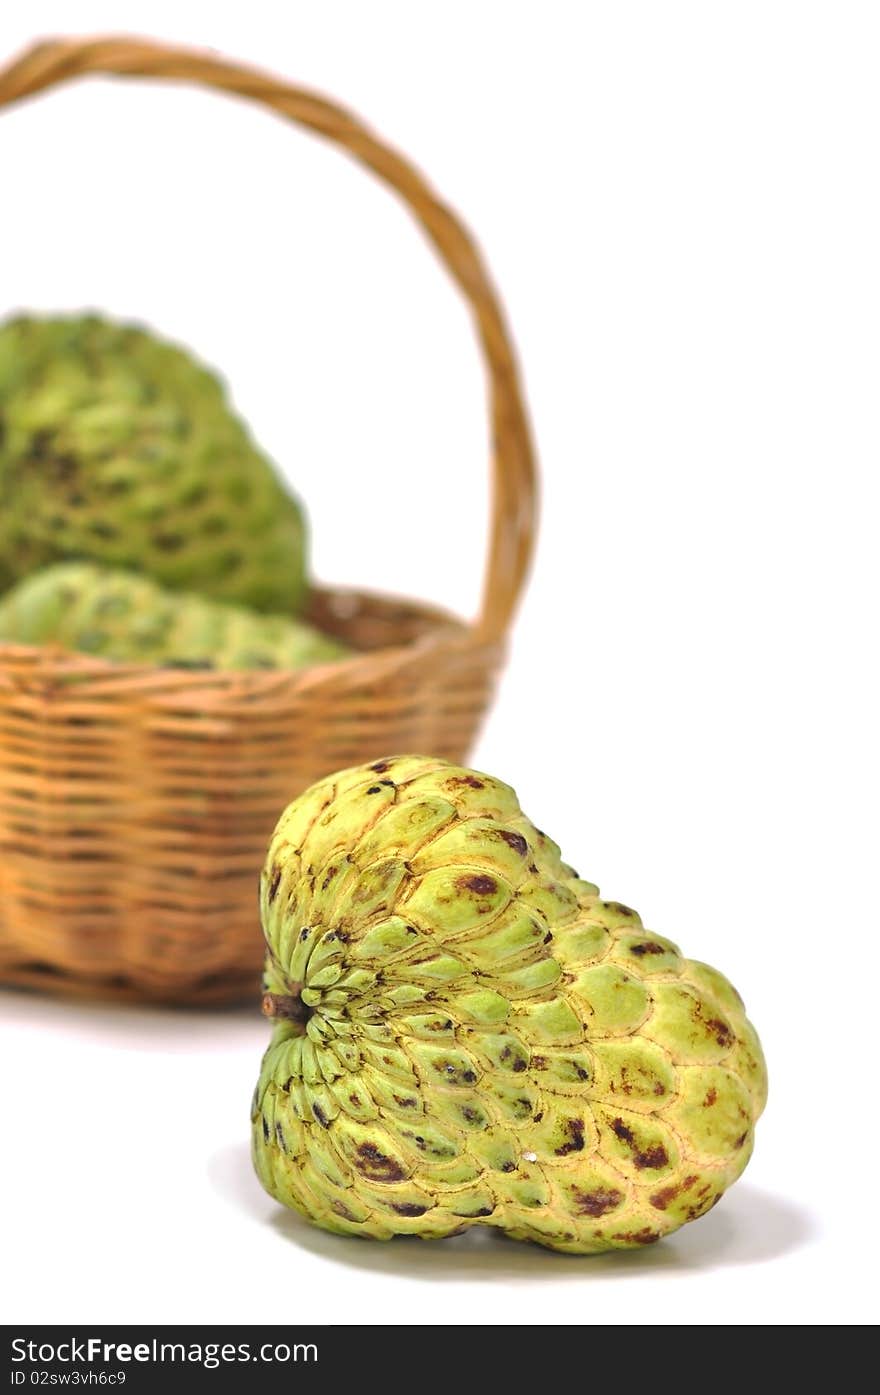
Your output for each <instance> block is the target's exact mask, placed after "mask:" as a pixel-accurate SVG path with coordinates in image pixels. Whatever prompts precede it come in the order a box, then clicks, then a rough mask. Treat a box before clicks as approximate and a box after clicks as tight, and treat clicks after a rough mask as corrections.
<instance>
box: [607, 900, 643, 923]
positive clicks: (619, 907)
mask: <svg viewBox="0 0 880 1395" xmlns="http://www.w3.org/2000/svg"><path fill="white" fill-rule="evenodd" d="M602 904H603V905H604V907H605V909H606V911H613V912H614V914H615V915H622V916H625V917H626V918H627V919H630V918H633V919H634V918H635V914H636V913H635V911H633V910H631V909H630V907H629V906H624V905H623V904H622V903H621V902H620V901H603V903H602Z"/></svg>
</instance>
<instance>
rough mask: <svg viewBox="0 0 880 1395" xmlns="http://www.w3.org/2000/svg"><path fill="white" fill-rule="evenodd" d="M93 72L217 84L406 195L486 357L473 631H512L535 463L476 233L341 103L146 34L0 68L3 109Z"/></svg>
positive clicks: (530, 523)
mask: <svg viewBox="0 0 880 1395" xmlns="http://www.w3.org/2000/svg"><path fill="white" fill-rule="evenodd" d="M89 73H105V74H114V75H116V76H119V77H152V78H166V79H169V80H171V81H175V82H190V83H194V84H196V85H198V86H201V87H215V88H218V89H219V90H220V91H222V92H231V93H235V94H236V95H237V96H239V97H244V98H247V99H248V100H250V101H253V102H257V103H258V104H260V105H261V106H265V107H269V108H270V110H272V111H275V112H277V113H278V114H279V115H280V116H285V117H287V118H288V120H290V121H293V122H296V123H298V124H299V125H301V126H306V127H308V128H309V129H310V130H312V131H315V132H317V133H318V134H319V135H322V136H325V137H326V138H327V139H328V140H331V141H333V142H335V144H337V145H341V146H342V147H344V149H346V150H347V151H348V153H349V154H350V155H351V156H353V157H354V159H356V160H359V161H360V162H361V163H362V164H364V165H367V166H368V167H369V168H370V169H371V170H372V171H373V172H374V174H376V175H378V177H379V178H380V179H382V180H384V182H385V183H386V184H389V185H390V186H391V188H392V189H394V190H395V192H396V193H397V194H398V195H399V196H400V197H401V199H402V200H403V201H404V203H406V204H407V205H408V207H409V210H410V212H411V213H412V215H413V217H414V218H415V220H416V222H418V223H419V224H420V225H421V227H422V228H423V230H424V232H425V233H426V234H427V237H428V239H429V241H430V242H431V243H432V244H433V246H434V249H435V251H436V252H437V253H438V255H439V257H440V260H441V261H442V262H443V263H444V265H445V266H446V269H447V271H448V272H449V274H450V275H451V277H452V279H453V280H454V281H455V282H456V283H457V285H458V287H459V289H460V290H461V292H462V294H463V295H464V298H465V300H466V301H467V302H468V304H469V305H470V308H471V311H472V313H473V317H474V320H475V323H476V328H477V333H478V336H479V339H480V344H481V346H482V350H483V355H484V358H485V362H486V368H487V373H488V379H489V384H490V389H491V408H492V440H493V452H492V454H493V461H492V523H491V535H490V542H489V558H488V564H487V568H486V575H485V580H484V583H483V597H482V605H481V610H480V614H479V617H478V620H477V629H478V631H479V633H480V634H481V636H482V637H483V638H485V639H487V640H490V641H491V640H497V639H500V638H501V636H502V635H503V634H504V632H505V631H506V629H507V627H508V625H509V623H510V620H511V617H512V615H513V612H514V610H515V608H516V603H517V600H518V599H519V595H520V592H521V591H522V587H523V583H524V581H525V577H526V573H527V571H528V566H529V561H530V559H531V554H532V548H533V542H534V532H535V513H536V468H535V456H534V449H533V446H532V439H531V432H530V429H529V423H528V419H527V416H526V412H525V408H524V405H523V398H522V390H521V387H520V383H519V375H518V370H517V364H516V359H515V356H514V352H513V349H512V346H511V340H510V334H509V331H508V328H507V325H506V322H505V318H504V313H503V311H502V309H501V305H500V303H499V300H498V295H497V293H496V291H495V289H494V287H493V285H492V282H491V279H490V277H489V274H488V272H487V270H486V268H485V266H484V264H483V261H482V259H481V257H480V254H479V252H478V250H477V248H476V246H475V244H474V242H473V239H472V238H471V236H470V234H469V233H468V232H467V231H466V230H465V228H464V227H463V226H462V224H461V222H460V221H459V219H458V218H457V216H456V215H455V214H454V213H453V212H452V211H451V209H449V208H448V207H447V206H446V205H445V204H443V203H440V202H439V200H438V199H437V198H436V196H435V195H434V194H433V193H432V191H431V190H430V188H429V187H428V185H427V184H426V183H425V181H424V179H423V178H422V176H421V175H420V174H419V172H418V171H417V170H416V169H415V168H414V167H413V166H412V165H411V164H410V163H409V162H408V161H407V160H405V159H404V158H403V156H401V155H398V154H397V152H396V151H394V150H391V149H389V147H388V146H387V145H384V144H383V143H382V141H380V140H378V139H377V137H376V136H374V135H372V134H371V132H370V131H368V130H367V129H366V127H365V126H363V125H362V124H361V122H360V121H359V120H358V119H357V117H355V116H353V115H352V114H351V113H350V112H348V111H345V110H344V109H343V108H342V107H339V106H337V105H336V104H335V103H334V102H330V101H327V100H326V99H325V98H324V97H320V96H318V95H317V94H315V93H313V92H309V91H308V90H306V89H304V88H302V87H294V86H292V85H290V84H289V83H285V82H280V81H279V80H278V79H277V78H273V77H270V76H268V75H267V74H265V73H261V72H259V71H257V70H255V69H253V68H248V67H244V66H241V65H240V64H238V63H230V62H226V61H225V60H222V59H219V58H214V57H211V56H210V55H209V54H206V53H200V52H199V51H198V50H195V49H188V48H177V47H171V46H166V45H162V44H156V43H152V42H150V41H149V40H144V39H130V38H105V39H51V40H47V41H46V42H44V43H38V44H36V45H35V46H34V47H33V48H30V49H28V50H26V52H25V53H24V54H22V56H21V57H20V58H18V59H17V60H16V61H15V62H13V63H12V64H11V65H10V66H9V67H7V68H5V69H3V70H0V107H2V106H4V105H6V104H7V103H12V102H16V101H19V100H21V99H22V98H24V97H29V96H31V95H33V94H34V93H36V92H40V91H42V90H43V89H44V88H47V87H53V86H54V85H55V84H56V83H60V82H66V81H68V80H69V79H71V78H75V77H82V76H84V75H86V74H89Z"/></svg>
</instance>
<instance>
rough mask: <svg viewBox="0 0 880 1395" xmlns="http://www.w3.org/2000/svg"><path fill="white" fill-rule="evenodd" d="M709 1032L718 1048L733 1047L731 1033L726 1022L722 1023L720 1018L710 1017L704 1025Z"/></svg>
mask: <svg viewBox="0 0 880 1395" xmlns="http://www.w3.org/2000/svg"><path fill="white" fill-rule="evenodd" d="M706 1026H707V1027H708V1029H709V1031H710V1032H711V1033H712V1035H713V1037H714V1038H715V1040H716V1041H717V1043H718V1045H719V1046H722V1047H728V1046H733V1032H732V1031H731V1030H730V1028H729V1027H728V1025H727V1023H726V1022H722V1021H721V1019H720V1017H710V1018H709V1020H708V1022H707V1023H706Z"/></svg>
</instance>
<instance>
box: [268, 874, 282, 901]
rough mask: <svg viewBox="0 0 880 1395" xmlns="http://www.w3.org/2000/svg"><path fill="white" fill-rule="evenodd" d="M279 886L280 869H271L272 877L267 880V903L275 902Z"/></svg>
mask: <svg viewBox="0 0 880 1395" xmlns="http://www.w3.org/2000/svg"><path fill="white" fill-rule="evenodd" d="M280 885H281V868H280V867H273V868H272V876H271V877H270V878H269V903H270V905H271V903H272V902H273V901H274V900H275V897H276V896H277V895H278V888H279V886H280Z"/></svg>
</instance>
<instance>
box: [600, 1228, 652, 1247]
mask: <svg viewBox="0 0 880 1395" xmlns="http://www.w3.org/2000/svg"><path fill="white" fill-rule="evenodd" d="M611 1238H612V1240H622V1241H624V1242H627V1243H629V1244H636V1245H655V1244H656V1243H657V1241H658V1240H659V1239H660V1236H659V1235H658V1234H657V1231H656V1230H651V1229H650V1227H649V1226H643V1228H642V1229H641V1230H630V1231H626V1230H619V1231H617V1233H616V1234H615V1235H613V1236H612V1237H611Z"/></svg>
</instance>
